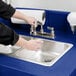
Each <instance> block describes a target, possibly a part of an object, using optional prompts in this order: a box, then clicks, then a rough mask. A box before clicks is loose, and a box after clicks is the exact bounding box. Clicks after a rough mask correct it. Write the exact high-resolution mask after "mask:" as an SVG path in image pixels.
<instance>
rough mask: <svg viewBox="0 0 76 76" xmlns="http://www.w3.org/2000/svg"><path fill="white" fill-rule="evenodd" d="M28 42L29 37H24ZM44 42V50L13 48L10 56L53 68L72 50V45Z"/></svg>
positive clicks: (50, 41)
mask: <svg viewBox="0 0 76 76" xmlns="http://www.w3.org/2000/svg"><path fill="white" fill-rule="evenodd" d="M22 37H23V38H25V39H26V40H30V39H31V37H29V36H22ZM42 40H43V42H44V43H43V46H42V49H41V50H39V51H31V50H26V49H23V48H20V47H17V46H13V47H11V49H12V50H13V53H12V54H9V56H11V57H14V58H18V59H21V60H24V61H28V62H32V63H36V64H40V65H43V66H52V65H53V64H55V63H56V62H57V61H58V60H59V59H60V58H61V57H62V56H63V55H64V54H65V53H66V52H67V51H69V50H70V49H71V48H72V46H73V45H72V44H70V43H64V42H58V41H54V40H46V39H42Z"/></svg>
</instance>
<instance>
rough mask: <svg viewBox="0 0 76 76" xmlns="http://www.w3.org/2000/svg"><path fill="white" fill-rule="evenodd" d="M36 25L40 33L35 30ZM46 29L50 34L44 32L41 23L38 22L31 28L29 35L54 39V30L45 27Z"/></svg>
mask: <svg viewBox="0 0 76 76" xmlns="http://www.w3.org/2000/svg"><path fill="white" fill-rule="evenodd" d="M38 25H40V26H41V29H40V31H37V30H36V28H37V26H38ZM47 29H49V30H50V31H51V32H50V33H47V32H44V29H43V25H42V23H41V22H39V21H37V23H36V24H35V26H31V30H30V35H33V36H40V37H46V38H52V39H54V38H55V32H54V28H53V27H47Z"/></svg>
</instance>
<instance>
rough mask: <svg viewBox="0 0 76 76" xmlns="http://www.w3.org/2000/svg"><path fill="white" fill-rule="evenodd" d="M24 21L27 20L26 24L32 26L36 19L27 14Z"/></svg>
mask: <svg viewBox="0 0 76 76" xmlns="http://www.w3.org/2000/svg"><path fill="white" fill-rule="evenodd" d="M26 21H27V22H28V24H30V25H33V26H34V25H35V22H36V21H37V20H36V19H35V18H34V17H30V16H27V18H26Z"/></svg>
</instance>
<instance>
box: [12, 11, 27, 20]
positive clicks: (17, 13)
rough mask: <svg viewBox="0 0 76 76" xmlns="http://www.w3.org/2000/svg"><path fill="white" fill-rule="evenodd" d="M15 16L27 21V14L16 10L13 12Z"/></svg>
mask: <svg viewBox="0 0 76 76" xmlns="http://www.w3.org/2000/svg"><path fill="white" fill-rule="evenodd" d="M12 17H14V18H17V19H21V20H24V21H27V18H28V17H27V16H26V15H25V14H23V13H21V12H19V11H15V13H14V14H13V16H12Z"/></svg>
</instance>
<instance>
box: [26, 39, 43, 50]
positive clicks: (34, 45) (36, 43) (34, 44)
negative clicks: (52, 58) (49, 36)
mask: <svg viewBox="0 0 76 76" xmlns="http://www.w3.org/2000/svg"><path fill="white" fill-rule="evenodd" d="M42 44H43V41H42V40H40V39H36V40H29V41H28V42H27V44H26V46H25V48H26V49H28V50H35V51H37V50H39V49H41V47H42Z"/></svg>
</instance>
